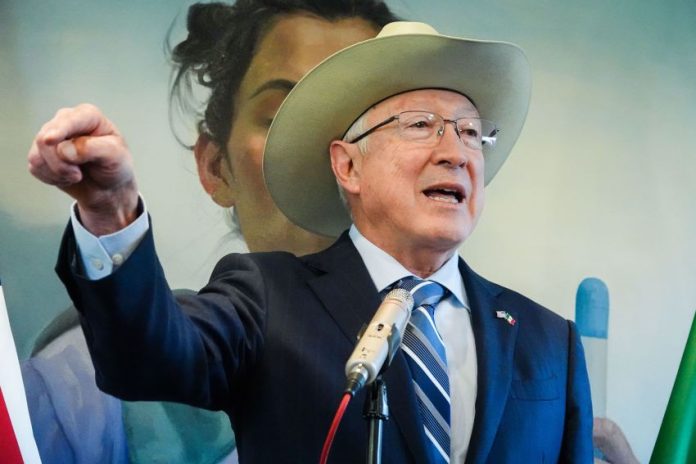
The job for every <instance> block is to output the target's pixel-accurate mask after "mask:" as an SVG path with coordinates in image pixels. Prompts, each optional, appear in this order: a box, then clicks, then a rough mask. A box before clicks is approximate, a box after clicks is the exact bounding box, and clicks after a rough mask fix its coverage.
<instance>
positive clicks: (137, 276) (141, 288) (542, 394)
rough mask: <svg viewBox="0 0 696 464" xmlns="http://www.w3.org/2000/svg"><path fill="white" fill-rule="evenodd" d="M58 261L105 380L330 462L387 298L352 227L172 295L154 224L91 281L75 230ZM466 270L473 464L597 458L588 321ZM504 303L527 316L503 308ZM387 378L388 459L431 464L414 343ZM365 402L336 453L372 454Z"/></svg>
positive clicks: (234, 261)
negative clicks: (352, 362) (346, 397)
mask: <svg viewBox="0 0 696 464" xmlns="http://www.w3.org/2000/svg"><path fill="white" fill-rule="evenodd" d="M56 270H57V271H58V274H59V275H60V277H61V279H62V280H63V282H64V283H65V285H66V287H67V289H68V292H69V293H70V295H71V298H72V299H73V302H74V303H75V305H76V307H77V308H78V310H79V311H80V313H81V322H82V325H83V329H84V332H85V336H86V339H87V342H88V346H89V349H90V354H91V356H92V359H93V362H94V364H95V369H96V379H97V384H98V385H99V386H100V388H102V389H103V390H104V391H106V392H107V393H110V394H113V395H115V396H118V397H121V398H123V399H127V400H165V401H180V402H185V403H188V404H192V405H194V406H199V407H204V408H209V409H221V410H224V411H225V412H227V414H228V415H229V417H230V420H231V422H232V425H233V428H234V431H235V435H236V440H237V444H238V449H239V456H240V461H241V462H242V463H246V462H250V463H266V462H268V463H271V462H273V463H278V462H292V463H311V462H317V461H318V459H319V455H320V452H321V447H322V443H323V441H324V438H325V435H326V433H327V431H328V429H329V426H330V423H331V420H332V418H333V415H334V413H335V410H336V407H337V406H338V403H339V400H340V397H341V394H342V390H343V387H344V379H345V376H344V372H343V369H344V363H345V361H346V359H347V358H348V356H349V355H350V353H351V351H352V349H353V346H354V343H355V337H356V334H357V333H358V332H359V330H360V328H361V326H362V325H363V324H364V323H365V322H368V321H369V320H370V319H371V317H372V315H373V313H374V311H375V309H376V308H377V307H378V305H379V303H380V301H379V297H378V292H377V289H376V288H375V287H374V284H373V282H372V280H371V278H370V276H369V274H368V272H367V269H366V268H365V265H364V263H363V261H362V259H361V258H360V255H359V254H358V253H357V250H356V249H355V247H354V246H353V244H352V242H351V240H350V239H349V238H348V236H347V234H344V235H343V236H342V237H341V238H339V240H338V241H337V242H336V243H335V244H334V245H332V246H331V247H330V248H328V249H327V250H324V251H322V252H320V253H317V254H314V255H309V256H305V257H300V258H297V257H295V256H293V255H291V254H288V253H280V252H277V253H253V254H247V255H229V256H227V257H225V258H223V259H222V260H221V261H220V262H219V263H218V265H217V266H216V268H215V270H214V271H213V274H212V277H211V281H210V283H209V284H208V285H207V286H206V287H204V288H203V289H202V290H201V291H200V292H199V294H198V295H193V296H184V297H174V296H173V295H172V293H171V291H170V290H169V288H168V285H167V283H166V280H165V277H164V273H163V271H162V268H161V266H160V264H159V261H158V259H157V257H156V254H155V248H154V244H153V239H152V234H151V232H148V234H147V235H146V237H145V238H144V239H143V241H142V242H141V243H140V245H139V246H138V247H137V248H136V250H135V251H134V253H133V254H132V255H131V257H130V258H129V259H128V260H127V261H126V262H125V263H124V264H123V265H122V266H121V267H120V268H119V269H118V270H117V271H116V272H115V273H113V274H112V275H111V276H108V277H106V278H104V279H101V280H98V281H89V280H87V279H85V278H83V277H82V276H81V273H80V264H79V259H78V258H77V254H76V249H75V242H74V237H73V234H72V231H71V229H70V227H69V226H68V230H67V231H66V235H65V237H64V239H63V244H62V247H61V253H60V256H59V260H58V265H57V268H56ZM460 271H461V274H462V276H463V279H464V284H465V287H466V291H467V294H468V297H469V300H470V306H471V321H472V326H473V330H474V335H475V342H476V351H477V361H478V392H477V397H476V416H475V422H474V428H473V433H472V436H471V442H470V446H469V451H468V455H467V460H466V462H467V463H484V462H491V463H508V462H509V463H517V462H519V463H538V462H581V463H589V462H591V461H592V441H591V440H592V438H591V433H592V411H591V402H590V396H589V384H588V379H587V372H586V368H585V362H584V355H583V350H582V346H581V344H580V340H579V337H578V334H577V331H576V329H575V326H574V324H573V323H572V322H569V321H566V320H565V319H563V318H561V317H559V316H558V315H556V314H554V313H552V312H550V311H548V310H547V309H544V308H542V307H541V306H539V305H537V304H536V303H534V302H532V301H531V300H529V299H527V298H525V297H524V296H522V295H520V294H518V293H515V292H513V291H511V290H508V289H505V288H503V287H501V286H498V285H496V284H494V283H491V282H489V281H487V280H485V279H483V278H482V277H480V276H478V275H477V274H475V273H474V272H473V271H472V270H471V269H470V268H469V267H468V266H467V265H466V264H465V263H464V261H463V260H460ZM498 310H503V311H507V312H508V313H510V314H511V315H512V316H513V317H514V318H515V320H516V324H514V325H511V324H509V323H508V322H507V321H505V320H504V319H500V318H497V317H496V311H498ZM384 378H385V381H386V384H387V389H388V401H389V407H390V413H391V419H390V420H389V421H388V422H386V424H385V427H384V449H383V462H385V463H426V462H427V457H426V452H425V436H424V433H423V429H422V425H421V423H420V421H419V418H418V408H417V406H416V399H415V394H414V392H413V388H412V385H411V377H410V373H409V368H408V366H407V363H406V361H405V359H404V358H403V355H402V354H401V353H398V354H397V356H396V357H395V359H394V361H393V362H392V365H391V367H390V368H389V370H388V371H387V372H386V373H385V375H384ZM363 402H364V392H361V393H359V394H358V395H357V396H356V397H355V398H354V399H353V400H352V401H351V403H350V405H349V407H348V409H347V411H346V414H345V416H344V418H343V421H342V423H341V426H340V427H339V429H338V433H337V436H336V438H335V441H334V445H333V448H332V452H331V456H330V459H329V462H334V463H360V462H364V460H365V452H366V451H365V450H366V446H367V435H368V434H367V423H366V421H365V420H364V419H363V418H362V408H363ZM192 426H195V424H192Z"/></svg>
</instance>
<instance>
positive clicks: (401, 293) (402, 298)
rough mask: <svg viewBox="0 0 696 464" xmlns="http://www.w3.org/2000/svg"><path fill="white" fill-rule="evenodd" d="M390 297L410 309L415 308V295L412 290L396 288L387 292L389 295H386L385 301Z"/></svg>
mask: <svg viewBox="0 0 696 464" xmlns="http://www.w3.org/2000/svg"><path fill="white" fill-rule="evenodd" d="M388 299H389V300H394V302H395V303H398V304H403V305H405V306H406V307H407V308H408V310H409V311H410V310H411V309H413V295H411V292H409V291H408V290H405V289H403V288H395V289H393V290H391V291H390V292H389V293H387V296H385V297H384V301H386V300H388Z"/></svg>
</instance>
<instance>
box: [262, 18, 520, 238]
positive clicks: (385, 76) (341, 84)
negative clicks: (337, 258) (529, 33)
mask: <svg viewBox="0 0 696 464" xmlns="http://www.w3.org/2000/svg"><path fill="white" fill-rule="evenodd" d="M424 88H439V89H449V90H453V91H456V92H459V93H461V94H463V95H466V96H467V97H468V98H469V99H470V100H471V101H472V102H473V103H474V105H475V106H476V108H477V109H478V111H479V114H480V116H481V118H484V119H488V120H491V121H493V122H494V123H495V124H496V125H497V127H498V128H499V129H500V133H499V134H498V137H497V141H496V143H495V145H494V146H492V147H491V148H490V149H486V150H484V160H485V183H486V184H488V182H490V181H491V179H492V178H493V176H495V174H496V173H497V172H498V170H499V169H500V167H501V166H502V164H503V163H504V162H505V159H506V158H507V157H508V155H509V154H510V150H511V149H512V146H513V145H514V144H515V141H516V140H517V137H518V135H519V133H520V131H521V130H522V125H523V124H524V120H525V117H526V115H527V108H528V106H529V96H530V92H531V72H530V69H529V63H528V61H527V58H526V56H525V54H524V52H523V51H522V50H521V49H520V48H519V47H517V46H516V45H513V44H510V43H504V42H490V41H479V40H470V39H462V38H457V37H448V36H444V35H440V34H438V32H437V31H436V30H435V29H433V28H432V27H431V26H429V25H427V24H424V23H413V22H395V23H390V24H387V25H386V26H384V28H383V29H382V31H381V32H380V33H379V34H378V35H377V37H375V38H373V39H369V40H366V41H363V42H359V43H357V44H354V45H352V46H350V47H347V48H345V49H343V50H340V51H338V52H336V53H335V54H333V55H331V56H329V57H328V58H326V59H325V60H324V61H322V62H321V63H319V64H318V65H317V66H316V67H314V68H313V69H312V70H311V71H310V72H309V73H308V74H307V75H305V76H304V77H303V78H302V79H301V80H300V81H299V82H298V83H297V84H296V85H295V87H294V88H293V89H292V91H291V92H290V93H289V94H288V96H287V97H286V98H285V101H284V102H283V104H282V105H281V106H280V108H279V109H278V113H277V114H276V116H275V118H274V120H273V123H272V124H271V128H270V130H269V133H268V138H267V139H266V147H265V149H264V160H263V169H264V177H265V181H266V185H267V187H268V190H269V192H270V194H271V197H272V198H273V200H274V201H275V203H276V205H277V206H278V208H279V209H280V210H281V211H282V212H283V213H284V214H285V215H286V216H287V217H288V218H289V219H290V220H291V221H292V222H294V223H295V224H297V225H299V226H300V227H302V228H304V229H307V230H309V231H312V232H315V233H318V234H322V235H327V236H332V237H336V236H338V235H339V234H340V233H341V232H342V231H343V230H345V229H346V228H348V226H349V225H350V223H351V220H350V215H349V212H348V211H347V210H346V208H345V206H344V204H343V202H342V201H341V199H340V196H339V193H338V187H337V185H336V179H335V177H334V175H333V172H332V170H331V162H330V159H329V144H330V143H331V141H332V140H336V139H340V138H342V137H343V135H344V134H345V132H346V131H347V130H348V128H349V127H350V126H351V125H352V123H353V122H354V121H355V120H356V119H357V118H358V117H360V115H361V114H362V113H364V112H365V111H366V110H367V109H368V108H370V107H371V106H373V105H374V104H376V103H378V102H380V101H382V100H384V99H386V98H388V97H390V96H393V95H396V94H399V93H403V92H407V91H409V90H416V89H424Z"/></svg>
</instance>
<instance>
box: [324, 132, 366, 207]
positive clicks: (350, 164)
mask: <svg viewBox="0 0 696 464" xmlns="http://www.w3.org/2000/svg"><path fill="white" fill-rule="evenodd" d="M329 155H330V156H331V169H332V170H333V173H334V175H335V176H336V180H337V182H338V183H339V185H341V187H343V190H344V191H345V192H346V193H352V194H354V195H357V194H359V193H360V170H361V167H362V154H361V153H360V150H359V149H358V146H357V145H356V144H353V143H348V142H344V141H343V140H334V141H333V142H331V145H329Z"/></svg>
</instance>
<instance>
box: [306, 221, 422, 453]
mask: <svg viewBox="0 0 696 464" xmlns="http://www.w3.org/2000/svg"><path fill="white" fill-rule="evenodd" d="M304 259H305V261H306V262H307V264H309V265H310V266H312V267H314V268H316V269H318V270H320V271H322V272H323V273H322V274H320V275H319V276H318V277H314V278H312V279H310V280H309V281H308V284H309V286H310V288H311V289H312V290H313V291H314V293H315V294H316V295H317V297H318V298H319V300H320V301H321V302H322V304H323V305H324V307H325V308H326V311H327V312H328V313H329V314H330V315H331V317H332V318H333V319H334V321H335V322H336V325H337V326H338V327H339V328H340V329H341V332H343V334H344V335H345V336H346V338H347V339H348V341H349V342H350V343H351V345H354V344H355V342H356V337H357V335H358V333H359V331H360V329H361V328H362V326H363V324H367V323H369V322H370V320H371V319H372V316H373V315H374V313H375V311H376V310H377V308H378V306H379V304H380V303H381V300H380V298H379V295H378V293H377V289H376V288H375V285H374V283H373V282H372V278H371V277H370V274H369V273H368V271H367V268H366V267H365V264H364V263H363V260H362V258H361V257H360V254H359V253H358V251H357V250H356V249H355V246H354V245H353V242H352V241H351V240H350V237H348V234H347V233H344V234H343V235H341V237H340V238H339V239H338V240H337V241H336V243H334V245H332V246H331V247H330V248H328V249H327V250H325V251H322V252H320V253H317V254H315V255H310V256H307V257H305V258H304ZM384 380H385V382H386V385H387V396H388V401H389V411H390V414H391V419H393V421H394V422H395V423H396V425H397V427H398V429H399V430H400V432H401V433H402V435H403V437H404V441H405V442H406V443H407V444H408V446H409V448H410V451H411V453H412V454H413V456H414V461H415V462H427V459H428V458H427V455H426V448H425V435H424V433H423V428H422V427H421V426H420V419H419V417H418V406H417V403H416V397H415V393H414V392H413V388H412V386H411V373H410V371H409V368H408V365H407V364H406V360H405V358H404V357H403V354H401V352H400V351H399V352H398V353H397V355H396V356H394V359H393V361H392V364H391V366H390V367H389V369H388V370H387V371H386V373H385V374H384Z"/></svg>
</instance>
